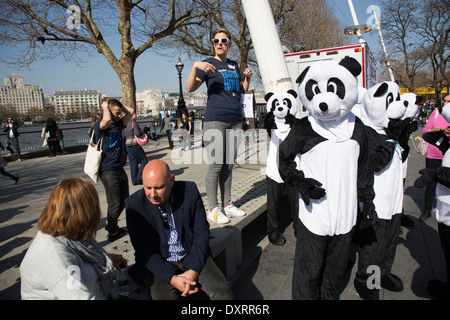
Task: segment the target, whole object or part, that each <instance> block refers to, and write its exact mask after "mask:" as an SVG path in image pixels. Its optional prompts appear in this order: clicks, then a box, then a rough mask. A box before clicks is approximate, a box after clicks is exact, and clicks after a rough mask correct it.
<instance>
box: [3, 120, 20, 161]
mask: <svg viewBox="0 0 450 320" xmlns="http://www.w3.org/2000/svg"><path fill="white" fill-rule="evenodd" d="M18 128H19V124H18V123H17V122H15V121H14V119H13V117H8V123H7V124H6V125H5V127H4V128H3V132H6V149H7V150H8V151H9V155H12V154H14V153H15V154H16V155H17V160H18V161H22V155H21V153H20V147H19V131H18ZM11 146H12V147H13V148H14V149H13V148H11Z"/></svg>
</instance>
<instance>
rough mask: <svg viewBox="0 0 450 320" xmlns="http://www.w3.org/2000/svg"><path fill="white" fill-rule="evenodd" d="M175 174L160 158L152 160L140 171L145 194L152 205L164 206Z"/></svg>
mask: <svg viewBox="0 0 450 320" xmlns="http://www.w3.org/2000/svg"><path fill="white" fill-rule="evenodd" d="M174 182H175V176H174V175H173V174H170V168H169V166H168V165H167V163H165V162H164V161H162V160H152V161H150V162H149V163H147V165H146V166H145V168H144V171H143V172H142V183H143V185H144V191H145V196H146V197H147V199H148V200H149V201H150V202H151V203H152V204H154V205H157V206H160V207H163V208H164V207H165V206H166V203H167V201H168V200H169V198H170V192H171V190H172V186H173V183H174Z"/></svg>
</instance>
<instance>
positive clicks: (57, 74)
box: [0, 0, 382, 96]
mask: <svg viewBox="0 0 450 320" xmlns="http://www.w3.org/2000/svg"><path fill="white" fill-rule="evenodd" d="M327 1H328V3H329V4H330V6H331V7H333V8H334V10H335V14H336V16H337V17H338V19H339V20H340V21H341V22H342V23H343V24H344V25H345V26H351V25H354V23H353V19H352V15H351V12H350V8H349V4H348V0H327ZM353 5H354V8H355V12H356V16H357V19H358V22H359V24H373V23H374V20H373V16H372V11H371V10H370V11H369V13H367V10H368V8H369V7H370V6H371V5H376V6H377V5H379V1H378V0H353ZM381 14H382V12H381ZM348 37H352V39H351V44H357V43H358V39H357V36H356V35H354V36H351V35H349V36H348ZM363 37H364V40H366V42H367V43H368V45H369V47H370V49H371V51H372V52H373V54H374V55H375V56H377V53H378V52H380V51H381V45H380V41H379V34H378V31H377V30H372V31H371V32H369V33H365V34H364V35H363ZM13 53H14V48H12V49H11V48H9V47H5V46H0V55H1V56H5V55H8V54H13ZM181 60H182V62H183V63H184V69H183V73H182V75H183V79H182V85H183V90H184V87H185V79H186V78H185V77H186V76H187V74H188V73H189V71H190V69H191V67H192V64H193V63H194V61H191V60H188V59H187V57H183V56H182V57H181ZM177 61H178V56H176V57H165V56H161V55H158V54H156V53H152V52H151V51H147V52H145V53H144V54H143V55H142V56H140V57H139V58H138V60H137V63H136V66H135V80H136V90H137V91H138V92H139V91H143V90H145V89H149V88H157V89H160V90H161V91H162V92H178V91H179V81H178V72H177V70H176V68H175V64H176V63H177ZM9 74H18V75H20V76H22V77H23V78H24V82H25V84H31V85H38V86H40V87H41V88H42V89H43V91H44V95H45V96H51V95H53V93H54V92H55V91H57V90H83V89H90V90H99V91H100V92H101V93H102V94H103V95H106V96H121V95H122V91H121V87H120V81H119V78H118V77H117V75H116V73H115V72H114V71H113V69H112V67H111V66H110V65H109V63H108V62H107V61H106V59H105V58H104V56H103V55H101V54H96V55H94V56H92V57H88V58H87V59H86V61H85V63H84V64H83V67H79V66H77V65H76V64H75V63H74V62H70V61H69V62H68V61H66V60H65V59H64V58H63V57H61V58H56V59H53V60H40V61H36V62H34V63H33V64H32V65H31V66H30V70H16V69H14V68H13V66H11V65H7V64H5V63H2V62H0V77H1V78H3V77H5V76H7V75H9ZM0 81H1V83H3V81H2V80H0ZM252 89H255V90H261V89H262V88H258V87H252V85H251V86H250V90H252ZM198 91H206V87H205V85H202V87H200V89H199V90H198Z"/></svg>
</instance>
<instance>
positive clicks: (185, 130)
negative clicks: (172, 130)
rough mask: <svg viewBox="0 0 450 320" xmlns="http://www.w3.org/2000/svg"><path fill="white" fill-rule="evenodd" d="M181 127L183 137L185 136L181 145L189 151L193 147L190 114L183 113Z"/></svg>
mask: <svg viewBox="0 0 450 320" xmlns="http://www.w3.org/2000/svg"><path fill="white" fill-rule="evenodd" d="M179 129H180V133H181V137H182V138H183V141H181V142H180V147H181V148H182V149H183V150H185V151H188V150H190V148H191V133H190V132H191V121H189V118H188V115H187V113H185V112H183V113H182V114H181V121H180V127H179ZM177 147H178V146H177Z"/></svg>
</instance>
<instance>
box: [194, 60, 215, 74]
mask: <svg viewBox="0 0 450 320" xmlns="http://www.w3.org/2000/svg"><path fill="white" fill-rule="evenodd" d="M194 67H196V68H197V69H198V70H202V71H203V72H205V73H207V74H213V73H215V72H216V67H214V66H213V65H212V64H211V63H209V62H205V61H197V62H196V63H194Z"/></svg>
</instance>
